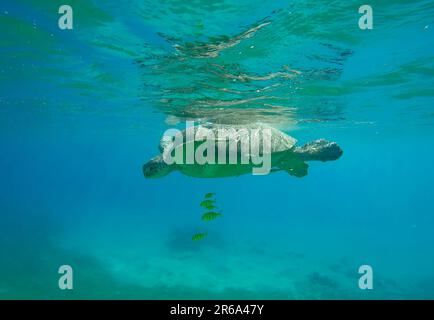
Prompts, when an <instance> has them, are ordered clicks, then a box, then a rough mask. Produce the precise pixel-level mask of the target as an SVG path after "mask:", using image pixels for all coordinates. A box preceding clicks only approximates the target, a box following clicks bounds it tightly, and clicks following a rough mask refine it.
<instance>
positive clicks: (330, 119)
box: [0, 0, 434, 299]
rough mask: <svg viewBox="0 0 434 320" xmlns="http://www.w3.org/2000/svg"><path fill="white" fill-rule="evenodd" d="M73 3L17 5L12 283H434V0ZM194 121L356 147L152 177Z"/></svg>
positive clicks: (289, 291)
mask: <svg viewBox="0 0 434 320" xmlns="http://www.w3.org/2000/svg"><path fill="white" fill-rule="evenodd" d="M68 3H69V4H70V5H71V6H72V7H73V9H74V16H73V17H74V29H73V30H60V29H59V28H58V24H57V20H58V18H59V14H58V13H57V10H58V8H59V6H60V5H61V4H64V3H63V2H62V1H57V0H56V1H52V0H50V1H36V0H35V1H32V0H21V1H10V0H6V1H2V3H1V5H0V28H1V30H2V34H1V35H0V43H1V47H0V112H1V113H0V150H1V156H0V168H1V169H0V175H1V176H0V259H1V260H0V299H10V298H30V299H35V298H36V299H52V298H60V299H71V298H84V299H94V298H115V299H128V298H144V299H147V298H153V299H194V298H205V299H209V298H226V299H228V298H238V299H240V298H255V299H256V298H259V299H306V298H307V299H417V298H422V299H432V298H434V271H433V270H434V250H433V245H434V201H433V195H434V194H433V188H432V182H433V181H434V168H433V163H434V150H433V139H434V109H433V108H434V89H433V88H434V3H433V2H432V1H422V0H418V1H406V0H401V1H381V2H380V1H373V2H371V3H370V5H371V6H372V7H373V13H374V29H373V30H360V29H359V27H358V19H359V17H360V14H359V13H358V7H359V5H360V3H358V2H357V1H345V2H344V1H313V0H304V1H301V0H296V1H289V2H288V1H267V2H263V1H252V0H249V1H229V0H227V1H205V0H204V1H193V2H185V1H164V2H163V1H129V2H125V3H122V4H120V3H118V1H105V2H104V4H103V3H100V2H96V1H86V0H76V1H72V0H70V1H68ZM186 120H194V121H196V122H197V123H203V122H210V123H224V124H239V123H242V124H249V123H258V122H261V123H266V124H269V125H272V126H274V127H276V128H278V129H279V130H281V131H283V132H286V133H287V134H290V135H291V136H294V137H295V138H296V139H297V140H298V144H299V145H302V144H303V143H305V142H308V141H311V140H314V139H318V138H326V139H328V140H331V141H336V142H337V143H338V144H339V145H340V146H341V147H342V149H343V151H344V154H343V156H342V157H341V158H340V159H338V160H337V161H331V162H326V163H316V162H314V163H309V174H308V175H307V176H305V177H303V178H295V177H292V176H290V175H288V174H287V173H285V172H276V173H273V174H270V175H266V176H253V175H243V176H239V177H230V178H222V179H200V178H192V177H188V176H185V175H182V174H181V173H179V172H173V173H171V174H170V175H168V176H166V177H163V178H161V179H155V180H152V179H145V178H144V176H143V174H142V165H143V164H144V163H145V162H147V161H148V160H149V159H150V158H151V157H153V156H156V155H157V154H158V153H159V150H158V142H159V139H160V137H161V136H162V134H163V133H164V131H165V130H166V129H168V128H174V127H176V128H183V126H185V121H186ZM208 192H213V193H215V198H216V201H217V204H218V206H219V208H220V209H221V210H222V212H223V216H222V217H221V218H218V219H215V220H213V221H209V222H205V221H202V220H201V215H202V214H203V208H201V207H200V206H199V204H200V202H201V201H202V200H203V198H204V195H205V194H206V193H208ZM197 232H206V233H207V236H206V237H205V238H204V239H202V240H200V241H192V235H193V234H195V233H197ZM365 264H367V265H370V266H371V267H372V269H373V274H374V278H373V279H374V280H373V281H374V282H373V283H374V288H373V289H372V290H361V289H360V288H359V286H358V281H359V277H360V275H359V274H358V269H359V266H361V265H365ZM61 265H70V266H71V267H72V268H73V270H74V289H73V290H60V289H59V287H58V279H59V277H60V275H59V274H58V268H59V266H61Z"/></svg>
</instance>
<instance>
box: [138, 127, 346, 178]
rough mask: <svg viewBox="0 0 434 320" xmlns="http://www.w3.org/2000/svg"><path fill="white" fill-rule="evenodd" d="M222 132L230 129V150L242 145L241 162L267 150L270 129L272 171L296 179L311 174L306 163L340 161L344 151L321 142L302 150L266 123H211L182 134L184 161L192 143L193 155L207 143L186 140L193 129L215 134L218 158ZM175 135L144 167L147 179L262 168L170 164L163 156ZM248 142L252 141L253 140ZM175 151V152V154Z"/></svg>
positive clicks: (239, 172)
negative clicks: (255, 151)
mask: <svg viewBox="0 0 434 320" xmlns="http://www.w3.org/2000/svg"><path fill="white" fill-rule="evenodd" d="M222 129H225V130H228V131H227V132H229V134H228V136H227V137H226V138H225V139H224V140H225V141H226V142H227V143H226V145H227V147H228V148H229V145H230V143H231V142H234V144H233V145H237V146H238V150H239V151H238V155H237V156H238V157H239V158H238V160H239V159H240V157H241V156H242V155H244V156H245V155H246V153H248V152H249V150H252V149H253V148H254V147H256V148H259V149H260V150H261V152H263V151H264V149H262V148H263V141H264V140H263V139H261V137H263V134H264V131H265V130H264V129H268V131H267V132H268V133H269V134H270V138H271V139H270V149H269V151H270V159H271V170H270V171H271V172H276V171H286V172H288V173H289V174H290V175H292V176H295V177H303V176H305V175H307V170H308V165H307V163H306V161H331V160H336V159H338V158H339V157H340V156H341V155H342V149H341V148H340V147H339V146H338V145H337V143H336V142H330V141H327V140H325V139H319V140H315V141H311V142H309V143H306V144H305V145H304V146H302V147H296V146H295V144H296V142H297V140H296V139H294V138H293V137H291V136H289V135H287V134H286V133H284V132H282V131H280V130H278V129H276V128H273V127H270V126H267V125H263V124H251V125H248V126H241V125H216V124H208V125H200V126H195V127H190V128H188V129H186V130H183V131H180V133H179V135H181V136H182V137H181V138H182V139H184V140H183V141H184V143H182V144H179V146H178V147H177V148H183V150H184V160H185V154H187V153H188V151H187V150H188V148H187V147H186V146H187V144H188V141H194V142H193V147H192V148H191V149H190V152H191V150H193V152H194V151H196V150H197V148H198V147H199V146H200V145H201V144H202V143H203V141H197V140H188V139H187V140H186V139H185V138H186V137H187V136H188V134H187V132H188V131H189V130H191V131H190V133H194V134H197V133H201V132H202V133H204V132H206V130H208V132H209V131H211V132H212V133H213V137H214V139H215V145H216V151H215V154H216V155H217V154H218V150H217V146H218V142H219V141H222V140H221V139H220V138H219V136H218V132H219V130H220V131H221V130H222ZM243 129H244V130H243ZM175 136H176V135H175ZM175 136H172V137H170V136H163V138H162V139H161V141H160V152H161V154H160V155H158V156H156V157H154V158H152V159H151V160H149V161H148V162H147V163H145V164H144V165H143V174H144V176H145V177H146V178H160V177H164V176H166V175H167V174H169V173H170V172H172V171H175V170H177V171H180V172H181V173H182V174H184V175H187V176H191V177H197V178H219V177H231V176H239V175H242V174H246V173H251V172H252V169H253V168H255V167H258V165H257V164H254V163H253V162H252V161H250V162H249V163H244V164H242V163H240V161H238V162H237V163H236V164H230V163H229V161H226V163H225V164H220V163H217V161H215V163H205V164H198V163H193V164H187V163H186V161H183V162H181V163H179V162H178V163H173V164H167V163H166V161H165V160H164V157H163V154H164V151H165V150H167V149H166V148H168V146H169V145H171V146H172V147H173V143H174V141H175ZM247 139H250V141H249V140H247ZM246 140H247V141H249V143H250V149H249V150H247V151H245V149H244V150H243V149H242V148H241V147H240V144H241V143H243V142H245V141H246ZM175 149H176V148H174V150H175ZM174 150H172V151H173V152H174ZM227 150H229V149H227ZM226 154H228V153H226ZM247 155H248V154H247Z"/></svg>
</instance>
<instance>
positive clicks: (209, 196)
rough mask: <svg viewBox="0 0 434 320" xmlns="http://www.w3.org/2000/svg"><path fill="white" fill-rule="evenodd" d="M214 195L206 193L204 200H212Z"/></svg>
mask: <svg viewBox="0 0 434 320" xmlns="http://www.w3.org/2000/svg"><path fill="white" fill-rule="evenodd" d="M214 195H215V193H213V192H209V193H207V194H206V195H205V199H209V198H212V197H213V196H214Z"/></svg>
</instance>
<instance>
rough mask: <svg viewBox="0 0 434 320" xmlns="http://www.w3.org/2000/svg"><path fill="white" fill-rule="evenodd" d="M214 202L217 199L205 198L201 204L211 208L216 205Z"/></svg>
mask: <svg viewBox="0 0 434 320" xmlns="http://www.w3.org/2000/svg"><path fill="white" fill-rule="evenodd" d="M214 204H215V200H203V201H202V202H201V203H200V206H201V207H204V208H207V209H209V208H210V207H211V206H214Z"/></svg>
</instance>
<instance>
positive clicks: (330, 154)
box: [294, 139, 343, 161]
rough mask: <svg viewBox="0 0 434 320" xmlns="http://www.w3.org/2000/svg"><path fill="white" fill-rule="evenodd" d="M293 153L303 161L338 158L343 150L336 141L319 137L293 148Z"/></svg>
mask: <svg viewBox="0 0 434 320" xmlns="http://www.w3.org/2000/svg"><path fill="white" fill-rule="evenodd" d="M294 153H296V154H298V155H299V156H300V158H301V159H302V160H303V161H332V160H337V159H339V158H340V157H341V156H342V153H343V151H342V149H341V147H339V145H338V144H337V143H336V142H330V141H327V140H325V139H319V140H315V141H311V142H308V143H306V144H305V145H304V146H302V147H297V148H295V150H294Z"/></svg>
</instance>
